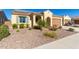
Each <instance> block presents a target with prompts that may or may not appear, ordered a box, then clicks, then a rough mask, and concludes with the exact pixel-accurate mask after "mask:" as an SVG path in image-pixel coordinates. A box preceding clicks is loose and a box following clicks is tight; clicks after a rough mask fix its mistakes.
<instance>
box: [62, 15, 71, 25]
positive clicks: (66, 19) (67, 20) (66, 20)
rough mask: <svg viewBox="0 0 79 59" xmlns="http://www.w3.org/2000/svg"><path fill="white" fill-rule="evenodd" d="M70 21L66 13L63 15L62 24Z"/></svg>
mask: <svg viewBox="0 0 79 59" xmlns="http://www.w3.org/2000/svg"><path fill="white" fill-rule="evenodd" d="M70 22H71V17H69V16H68V15H66V16H64V17H63V25H65V24H67V23H70Z"/></svg>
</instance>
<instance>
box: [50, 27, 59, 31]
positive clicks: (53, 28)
mask: <svg viewBox="0 0 79 59" xmlns="http://www.w3.org/2000/svg"><path fill="white" fill-rule="evenodd" d="M57 29H58V28H57V27H49V30H52V31H56V30H57Z"/></svg>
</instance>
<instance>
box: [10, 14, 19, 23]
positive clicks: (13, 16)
mask: <svg viewBox="0 0 79 59" xmlns="http://www.w3.org/2000/svg"><path fill="white" fill-rule="evenodd" d="M17 16H18V15H12V16H11V24H15V23H17V21H16V20H17Z"/></svg>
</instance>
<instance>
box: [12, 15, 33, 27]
mask: <svg viewBox="0 0 79 59" xmlns="http://www.w3.org/2000/svg"><path fill="white" fill-rule="evenodd" d="M19 16H23V15H12V18H11V24H17V23H18V24H21V23H20V22H19ZM26 17H27V18H28V23H24V24H29V27H31V25H32V23H31V20H30V17H29V16H26Z"/></svg>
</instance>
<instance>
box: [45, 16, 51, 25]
mask: <svg viewBox="0 0 79 59" xmlns="http://www.w3.org/2000/svg"><path fill="white" fill-rule="evenodd" d="M46 22H47V25H48V26H50V23H51V18H50V17H47V19H46Z"/></svg>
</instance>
